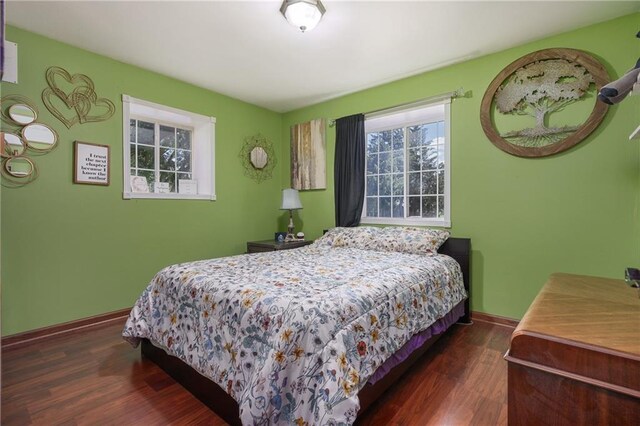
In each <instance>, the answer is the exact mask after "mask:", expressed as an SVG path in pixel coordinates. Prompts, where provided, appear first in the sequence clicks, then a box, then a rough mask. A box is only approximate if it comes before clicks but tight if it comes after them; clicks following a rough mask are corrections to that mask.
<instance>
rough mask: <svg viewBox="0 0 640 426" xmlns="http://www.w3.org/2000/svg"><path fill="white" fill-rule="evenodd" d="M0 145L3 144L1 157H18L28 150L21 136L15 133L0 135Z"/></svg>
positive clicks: (0, 152) (0, 151)
mask: <svg viewBox="0 0 640 426" xmlns="http://www.w3.org/2000/svg"><path fill="white" fill-rule="evenodd" d="M0 143H1V144H2V149H1V150H0V156H1V157H17V156H18V155H22V153H23V152H24V150H25V148H26V146H25V144H24V142H23V141H22V139H21V138H20V136H18V135H14V134H13V133H0Z"/></svg>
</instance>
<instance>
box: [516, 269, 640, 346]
mask: <svg viewBox="0 0 640 426" xmlns="http://www.w3.org/2000/svg"><path fill="white" fill-rule="evenodd" d="M638 296H639V293H638V289H635V288H631V287H629V286H628V285H627V284H626V283H625V282H624V281H623V280H615V279H610V278H598V277H589V276H583V275H571V274H560V273H558V274H553V275H551V277H550V278H549V280H548V281H547V283H546V284H545V285H544V287H543V289H542V290H541V291H540V293H539V294H538V296H537V297H536V299H535V300H534V302H533V303H532V304H531V306H530V307H529V310H528V311H527V313H526V314H525V316H524V317H523V319H522V321H521V322H520V324H519V325H518V327H517V328H516V330H515V331H514V333H513V337H512V342H513V341H514V339H515V338H516V337H517V336H521V335H536V336H539V337H540V338H544V336H548V337H549V339H552V340H556V341H562V342H564V343H565V344H567V345H577V346H587V347H593V348H601V349H602V350H604V351H607V352H609V351H612V352H622V353H626V354H630V355H631V356H632V357H633V358H635V357H639V358H640V298H639V297H638Z"/></svg>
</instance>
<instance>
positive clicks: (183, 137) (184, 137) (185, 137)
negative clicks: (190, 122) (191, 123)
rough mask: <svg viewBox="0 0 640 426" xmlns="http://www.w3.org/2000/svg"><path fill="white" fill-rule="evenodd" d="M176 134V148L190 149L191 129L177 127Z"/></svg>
mask: <svg viewBox="0 0 640 426" xmlns="http://www.w3.org/2000/svg"><path fill="white" fill-rule="evenodd" d="M177 134H178V148H180V149H192V148H191V131H190V130H184V129H177Z"/></svg>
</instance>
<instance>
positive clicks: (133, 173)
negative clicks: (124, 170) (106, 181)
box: [129, 169, 138, 176]
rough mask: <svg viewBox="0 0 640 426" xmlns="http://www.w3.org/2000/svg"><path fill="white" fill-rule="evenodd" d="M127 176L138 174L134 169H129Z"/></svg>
mask: <svg viewBox="0 0 640 426" xmlns="http://www.w3.org/2000/svg"><path fill="white" fill-rule="evenodd" d="M129 174H130V175H131V176H138V172H137V171H136V169H131V172H130V173H129Z"/></svg>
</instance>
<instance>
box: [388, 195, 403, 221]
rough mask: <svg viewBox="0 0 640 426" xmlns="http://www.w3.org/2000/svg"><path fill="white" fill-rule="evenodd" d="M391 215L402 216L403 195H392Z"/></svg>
mask: <svg viewBox="0 0 640 426" xmlns="http://www.w3.org/2000/svg"><path fill="white" fill-rule="evenodd" d="M391 204H392V206H393V207H392V208H393V217H404V197H393V198H392V199H391Z"/></svg>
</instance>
